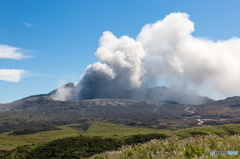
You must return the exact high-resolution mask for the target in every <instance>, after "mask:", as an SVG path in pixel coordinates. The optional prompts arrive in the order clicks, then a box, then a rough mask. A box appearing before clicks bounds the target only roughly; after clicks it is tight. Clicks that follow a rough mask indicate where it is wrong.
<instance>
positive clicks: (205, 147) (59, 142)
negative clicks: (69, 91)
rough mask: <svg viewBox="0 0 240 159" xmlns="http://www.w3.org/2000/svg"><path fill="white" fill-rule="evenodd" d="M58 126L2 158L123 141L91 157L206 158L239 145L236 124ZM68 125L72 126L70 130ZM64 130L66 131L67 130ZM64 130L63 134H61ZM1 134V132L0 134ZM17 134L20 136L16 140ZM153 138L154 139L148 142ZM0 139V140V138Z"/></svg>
mask: <svg viewBox="0 0 240 159" xmlns="http://www.w3.org/2000/svg"><path fill="white" fill-rule="evenodd" d="M58 128H63V129H64V131H65V133H63V131H62V130H52V131H46V132H45V133H46V134H45V135H43V136H45V137H46V138H45V142H44V143H41V142H38V143H33V144H32V143H29V144H28V146H26V145H25V146H20V147H17V148H15V149H12V150H11V151H7V152H6V151H1V152H3V154H2V155H1V154H0V157H1V158H3V159H5V158H8V157H10V156H11V157H12V158H14V159H28V158H29V159H30V158H52V159H53V158H66V159H68V158H69V159H70V158H71V159H72V158H81V157H90V156H92V155H94V154H99V153H102V152H105V151H112V150H117V149H119V148H121V147H122V146H124V145H125V146H124V147H123V148H122V149H120V150H119V151H113V152H106V153H104V154H99V155H96V156H93V157H92V158H117V157H119V156H122V157H126V158H146V157H147V156H148V157H151V156H149V155H153V156H152V157H153V158H154V157H155V158H163V157H170V155H172V156H174V157H176V158H179V157H180V158H181V157H182V158H186V157H194V155H196V156H198V157H200V156H202V158H208V157H209V156H208V155H209V152H210V150H213V149H214V150H216V151H222V150H223V149H224V150H226V151H227V150H234V151H237V150H239V147H238V144H236V143H239V142H240V137H239V136H238V135H236V134H239V133H240V125H239V124H238V125H237V124H235V125H225V126H213V127H209V126H206V127H199V128H190V129H182V130H178V131H170V130H154V129H146V128H141V127H130V126H123V125H121V124H111V123H91V125H90V126H88V127H87V128H86V127H83V125H77V124H75V125H67V126H65V127H64V126H62V127H58ZM69 128H70V129H72V130H71V131H70V129H69ZM74 130H75V133H76V134H75V136H74V133H73V132H74ZM66 132H69V134H67V133H66ZM71 133H72V134H71ZM78 133H79V134H80V135H79V134H78ZM140 133H141V134H140ZM63 134H64V136H65V137H63V136H62V135H63ZM57 135H58V136H57ZM68 135H69V136H68ZM71 135H72V136H71ZM198 135H210V136H198ZM8 136H9V135H8ZM37 136H39V137H38V139H41V138H43V136H42V135H41V134H39V133H36V134H27V135H16V136H15V140H16V141H19V140H20V139H21V138H22V139H25V140H26V141H27V137H28V140H31V141H33V140H34V139H35V140H37ZM41 136H42V137H41ZM67 136H68V137H67ZM3 137H4V136H1V138H3ZM6 137H7V136H6ZM9 137H10V136H9ZM17 137H19V139H18V140H17ZM49 137H55V138H56V137H57V138H58V139H55V140H54V141H50V142H46V141H47V140H49V139H47V138H49ZM66 137H67V138H66ZM52 139H53V138H52ZM153 139H157V140H154V141H151V142H149V141H150V140H153ZM158 139H160V140H158ZM9 141H11V143H13V141H14V140H13V139H10V138H9ZM146 142H149V143H146ZM1 143H3V142H2V141H1ZM139 143H143V144H139ZM5 144H6V143H5ZM133 144H135V146H126V145H133ZM233 148H234V149H233ZM141 156H142V157H141Z"/></svg>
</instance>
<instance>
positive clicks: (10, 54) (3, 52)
mask: <svg viewBox="0 0 240 159" xmlns="http://www.w3.org/2000/svg"><path fill="white" fill-rule="evenodd" d="M21 51H22V50H21V49H20V48H17V47H12V46H8V45H2V44H0V58H6V59H14V60H21V59H23V58H31V56H25V55H23V54H22V52H21Z"/></svg>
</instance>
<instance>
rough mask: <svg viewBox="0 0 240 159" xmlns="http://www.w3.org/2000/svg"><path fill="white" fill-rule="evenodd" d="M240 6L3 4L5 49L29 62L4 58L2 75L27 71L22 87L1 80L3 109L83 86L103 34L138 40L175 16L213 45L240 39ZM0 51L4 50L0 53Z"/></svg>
mask: <svg viewBox="0 0 240 159" xmlns="http://www.w3.org/2000/svg"><path fill="white" fill-rule="evenodd" d="M239 7H240V1H237V0H235V1H234V0H233V1H221V0H211V1H206V0H203V1H194V0H191V1H188V0H185V1H177V0H175V1H171V0H168V1H161V0H156V1H153V0H150V1H146V0H131V1H129V0H128V1H126V0H121V1H120V0H116V1H110V0H101V1H99V0H91V1H87V0H71V1H67V0H51V1H47V0H41V1H38V0H31V1H28V0H4V1H1V5H0V44H1V45H2V46H9V47H10V48H13V47H15V48H19V50H17V51H15V52H19V53H21V55H23V56H25V57H27V58H20V59H16V58H17V57H10V55H9V56H8V58H1V57H0V69H16V70H26V71H28V72H27V73H25V76H24V78H21V80H19V81H7V80H0V103H8V102H12V101H14V100H18V99H21V98H23V97H26V96H30V95H35V94H43V93H48V92H50V91H52V90H53V89H56V88H57V87H58V86H59V83H63V82H78V81H80V79H81V76H82V75H83V74H84V70H85V68H86V67H87V66H88V65H89V64H93V63H95V62H97V61H98V59H97V58H96V57H95V56H94V53H95V52H96V50H97V48H98V46H99V39H100V37H101V36H102V33H103V32H104V31H111V32H112V33H113V34H114V35H116V36H117V37H118V38H119V37H121V36H123V35H128V36H129V37H132V38H136V36H137V35H138V34H139V32H140V31H141V28H142V27H143V26H144V25H145V24H147V23H155V22H156V21H157V20H160V19H164V17H165V16H166V15H168V14H170V13H172V12H185V13H187V14H189V15H190V20H191V21H193V22H194V23H195V26H194V27H195V31H194V32H193V33H192V35H193V36H194V37H205V38H208V39H211V40H213V41H217V40H219V39H221V40H227V39H230V38H231V37H240V31H239V26H240V21H239V16H240V10H239ZM0 51H1V50H0Z"/></svg>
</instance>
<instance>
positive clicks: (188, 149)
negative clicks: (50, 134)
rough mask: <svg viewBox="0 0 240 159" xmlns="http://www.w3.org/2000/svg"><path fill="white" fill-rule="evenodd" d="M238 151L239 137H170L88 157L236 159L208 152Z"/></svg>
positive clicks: (94, 158) (102, 158)
mask: <svg viewBox="0 0 240 159" xmlns="http://www.w3.org/2000/svg"><path fill="white" fill-rule="evenodd" d="M211 150H215V151H238V152H240V136H239V135H233V136H227V137H219V136H216V135H214V136H211V135H208V136H195V137H189V138H185V139H178V138H176V137H171V138H168V139H164V140H152V141H150V142H147V143H143V144H137V145H134V146H124V147H122V148H121V149H120V150H118V151H109V152H105V153H101V154H97V155H94V156H92V157H90V158H91V159H119V158H121V159H129V158H134V159H135V158H139V159H150V158H155V159H158V158H159V159H160V158H179V159H185V158H187V159H193V158H194V159H207V158H220V159H221V158H222V159H223V158H224V159H226V158H231V159H237V158H239V154H238V155H232V156H229V155H223V156H221V155H215V156H214V157H212V156H211V155H210V151H211Z"/></svg>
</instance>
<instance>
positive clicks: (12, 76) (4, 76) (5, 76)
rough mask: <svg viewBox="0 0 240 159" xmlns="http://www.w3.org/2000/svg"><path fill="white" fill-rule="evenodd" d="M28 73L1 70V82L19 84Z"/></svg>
mask: <svg viewBox="0 0 240 159" xmlns="http://www.w3.org/2000/svg"><path fill="white" fill-rule="evenodd" d="M26 73H27V71H25V70H16V69H0V80H3V81H7V82H19V81H20V80H21V78H23V76H24V75H25V74H26Z"/></svg>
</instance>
